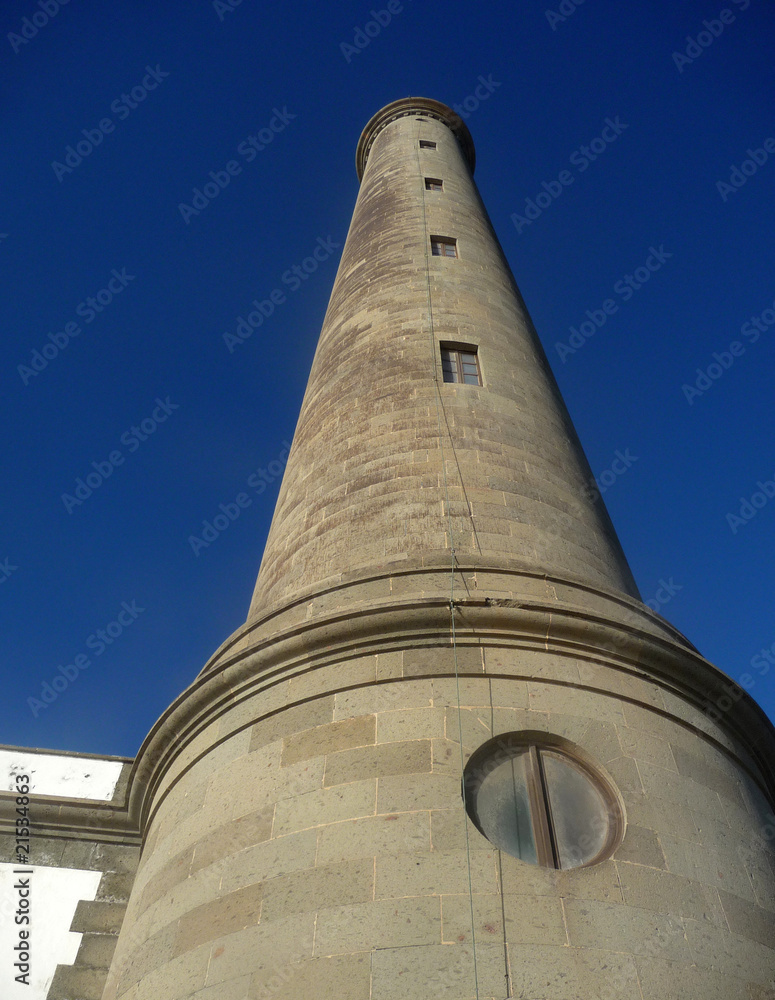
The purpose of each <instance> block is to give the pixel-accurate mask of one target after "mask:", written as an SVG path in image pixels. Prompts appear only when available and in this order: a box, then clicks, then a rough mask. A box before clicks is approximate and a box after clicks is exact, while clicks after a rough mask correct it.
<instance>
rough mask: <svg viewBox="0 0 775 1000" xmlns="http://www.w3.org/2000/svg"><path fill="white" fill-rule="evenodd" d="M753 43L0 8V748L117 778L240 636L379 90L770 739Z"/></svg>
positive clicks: (640, 21) (311, 11)
mask: <svg viewBox="0 0 775 1000" xmlns="http://www.w3.org/2000/svg"><path fill="white" fill-rule="evenodd" d="M47 10H48V12H49V13H46V11H47ZM372 11H375V12H376V14H377V15H378V17H377V18H376V20H375V17H374V15H373V14H372ZM383 12H384V13H383ZM391 12H392V13H391ZM563 12H564V13H563ZM388 15H389V17H388ZM380 22H381V23H380ZM704 22H707V24H704ZM774 29H775V12H774V11H773V9H772V7H769V8H768V7H767V5H766V4H765V3H764V0H751V2H750V3H749V2H747V0H729V2H728V3H723V2H721V0H718V2H715V3H710V2H699V0H685V2H683V3H681V4H671V3H667V2H661V3H657V2H653V0H652V2H646V0H640V2H638V0H636V2H632V3H627V4H622V3H615V2H613V0H586V2H584V3H582V4H581V5H579V6H578V7H576V6H574V4H573V3H572V2H571V0H563V3H562V4H560V3H558V2H553V3H551V4H549V3H545V2H532V0H530V2H517V3H509V4H506V3H498V4H473V3H467V4H464V3H455V2H451V3H447V4H445V5H444V6H443V7H439V6H438V5H432V4H422V3H420V2H418V0H403V2H398V0H392V3H391V5H390V7H389V8H388V5H387V4H385V3H382V2H378V3H376V4H374V5H370V4H368V3H357V2H346V3H337V4H302V3H294V2H289V3H284V4H271V5H270V4H262V3H259V2H258V0H242V2H241V3H239V4H232V3H228V2H226V0H224V2H222V3H220V2H219V3H216V4H213V3H212V2H210V0H188V2H187V3H175V2H171V0H170V2H165V3H163V4H159V3H149V2H140V0H136V2H123V3H122V2H112V0H107V2H102V3H90V2H88V0H70V2H69V3H68V4H66V5H65V6H62V7H58V6H57V0H36V2H32V0H14V2H12V3H7V4H4V5H3V13H2V35H1V36H0V52H2V56H1V57H0V79H1V80H2V90H3V94H2V98H3V99H2V101H1V102H0V114H2V117H3V135H4V142H3V144H2V149H0V158H1V159H2V176H3V190H4V195H5V197H4V198H3V208H2V215H1V216H0V257H1V260H2V269H1V270H0V274H1V275H2V279H1V280H2V283H3V289H2V308H3V314H4V322H3V337H2V347H1V348H0V350H1V351H2V365H0V378H1V379H2V395H1V396H0V410H1V414H2V421H3V426H4V427H5V433H4V434H3V436H2V439H1V440H0V463H2V471H3V483H4V490H3V516H2V520H1V521H0V578H2V579H1V582H0V616H1V617H0V621H2V628H1V629H0V670H1V671H2V681H3V697H2V699H0V742H2V743H6V744H19V745H25V746H38V747H47V748H55V749H70V750H79V751H88V752H94V753H113V754H126V755H133V754H134V753H135V752H136V751H137V749H138V747H139V745H140V743H141V742H142V740H143V738H144V737H145V735H146V733H147V732H148V730H149V728H150V726H151V725H152V724H153V722H154V721H155V720H156V718H157V717H158V716H159V715H160V714H161V712H162V711H163V710H164V708H165V707H166V706H167V705H168V704H169V702H170V701H171V700H172V699H173V698H174V697H175V696H176V695H177V694H178V693H179V692H180V691H181V690H182V689H183V688H184V687H185V686H186V685H187V684H188V683H190V682H191V680H193V678H194V677H195V676H196V674H197V673H198V672H199V670H200V669H201V668H202V666H203V665H204V663H205V661H206V660H207V658H208V657H209V656H210V655H211V653H212V652H213V651H214V650H215V649H216V648H217V647H218V646H219V645H220V643H221V642H222V641H223V640H224V639H225V638H226V637H227V636H228V635H229V634H230V633H231V632H232V631H233V630H234V629H235V628H237V627H238V626H239V625H240V624H241V623H242V622H243V621H244V619H245V615H246V612H247V608H248V604H249V600H250V595H251V592H252V588H253V584H254V581H255V576H256V572H257V569H258V565H259V562H260V558H261V552H262V548H263V545H264V541H265V537H266V532H267V529H268V525H269V522H270V519H271V515H272V511H273V507H274V501H275V497H276V493H277V489H278V487H279V478H278V473H279V471H280V469H281V465H282V454H283V451H284V449H285V447H286V445H285V444H284V442H287V441H290V439H291V437H292V434H293V429H294V426H295V421H296V416H297V413H298V409H299V405H300V402H301V397H302V393H303V391H304V386H305V384H306V379H307V375H308V371H309V366H310V363H311V359H312V354H313V351H314V347H315V343H316V340H317V336H318V333H319V330H320V325H321V322H322V318H323V314H324V312H325V308H326V304H327V301H328V296H329V294H330V290H331V285H332V282H333V278H334V275H335V272H336V267H337V263H338V259H339V254H340V252H341V244H343V242H344V238H345V235H346V232H347V227H348V225H349V220H350V216H351V213H352V208H353V205H354V202H355V198H356V195H357V178H356V174H355V168H354V155H355V147H356V143H357V140H358V137H359V135H360V132H361V129H362V128H363V126H364V125H365V123H366V122H367V121H368V119H369V118H370V117H371V115H372V114H374V113H375V112H376V111H377V110H378V109H379V108H381V107H382V106H383V105H385V104H387V103H388V102H390V101H392V100H395V99H397V98H399V97H405V96H408V95H411V94H419V95H423V96H427V97H432V98H435V99H437V100H441V101H444V102H446V103H448V104H451V105H458V106H459V107H461V108H462V109H463V111H464V113H465V114H466V115H467V124H468V126H469V128H470V130H471V132H472V134H473V137H474V141H475V143H476V149H477V171H476V179H477V182H478V185H479V188H480V191H481V193H482V196H483V198H484V201H485V204H486V205H487V207H488V210H489V212H490V215H491V217H492V220H493V223H494V225H495V228H496V231H497V232H498V234H499V237H500V239H501V242H502V243H503V246H504V250H505V252H506V255H507V257H508V259H509V261H510V263H511V266H512V269H513V271H514V274H515V276H516V279H517V282H518V284H519V285H520V288H521V290H522V293H523V295H524V297H525V299H526V302H527V305H528V308H529V309H530V311H531V314H532V316H533V319H534V321H535V323H536V326H537V328H538V331H539V333H540V335H541V337H542V340H543V343H544V345H545V348H546V351H547V354H548V356H549V358H550V360H551V363H552V365H553V367H554V370H555V373H556V375H557V378H558V381H559V383H560V387H561V389H562V392H563V394H564V397H565V400H566V402H567V405H568V408H569V410H570V412H571V415H572V417H573V420H574V422H575V424H576V427H577V429H578V432H579V435H580V437H581V440H582V443H583V445H584V447H585V449H586V452H587V455H588V457H589V460H590V463H591V465H592V468H593V470H594V471H595V473H596V475H597V476H598V478H599V480H600V484H601V485H602V486H603V487H604V489H605V492H604V500H605V502H606V504H607V506H608V508H609V511H610V513H611V516H612V518H613V521H614V524H615V525H616V528H617V530H618V532H619V535H620V538H621V540H622V544H623V546H624V549H625V552H626V553H627V555H628V558H629V560H630V563H631V566H632V569H633V572H634V573H635V576H636V579H637V580H638V583H639V585H640V588H641V591H642V594H643V597H644V599H649V600H652V601H653V602H654V603H655V604H659V610H660V612H661V613H662V614H664V615H665V617H667V618H668V619H669V620H670V621H671V622H673V623H674V624H675V625H676V626H677V627H678V628H679V629H681V631H683V632H684V633H685V634H686V635H687V636H688V637H689V639H690V640H691V641H692V642H693V643H694V644H695V645H696V646H697V647H698V648H699V649H700V651H701V652H702V653H703V654H704V655H705V656H707V657H708V658H709V659H710V660H712V661H713V662H714V663H716V664H718V665H719V666H720V667H721V668H722V669H724V670H725V671H726V672H727V673H729V674H730V675H731V676H732V677H734V678H740V677H741V676H742V675H743V674H745V673H749V674H750V675H751V676H750V685H749V686H750V690H751V694H752V695H753V696H754V697H755V698H757V700H758V701H759V702H760V703H761V704H762V705H763V706H764V708H765V709H766V710H767V711H768V713H769V715H770V716H771V717H775V681H774V678H775V666H773V667H772V668H771V669H765V668H767V667H768V666H769V664H768V662H767V661H766V659H762V658H760V659H758V660H755V661H754V662H755V666H752V665H751V661H752V659H753V658H754V657H756V656H757V654H759V655H760V651H761V650H763V649H764V650H767V651H768V652H769V655H771V656H772V658H773V661H775V620H774V618H773V613H772V608H773V589H775V588H774V584H773V579H774V577H773V553H775V544H774V543H775V496H770V495H769V493H773V494H775V440H774V439H773V434H772V390H773V381H774V379H773V376H774V375H775V363H774V361H773V357H774V351H775V311H774V310H775V273H774V272H773V267H772V261H773V248H774V246H775V225H774V223H775V211H774V209H773V206H774V205H775V199H773V190H774V187H775V120H773V112H772V109H773V100H772V97H773V65H772V57H771V40H772V38H773V37H775V31H774ZM477 88H478V94H479V97H477V96H476V94H477ZM251 137H253V138H251ZM768 140H769V142H768ZM68 147H70V150H68ZM251 154H252V155H251ZM195 189H198V190H199V191H200V192H202V193H201V194H200V195H198V196H197V195H195ZM181 206H184V207H183V208H181ZM531 206H532V207H531ZM529 216H532V218H528V217H529ZM316 249H317V250H318V253H317V256H318V258H322V259H319V260H318V262H317V263H318V267H317V269H315V270H314V272H313V273H310V274H307V272H306V271H304V269H303V268H302V267H301V265H302V262H303V261H304V260H305V259H307V258H310V257H311V256H312V255H313V253H314V252H315V250H316ZM313 259H314V258H313ZM307 267H308V270H311V269H312V268H311V265H310V264H308V265H307ZM294 268H296V269H297V270H296V271H294ZM299 269H300V270H299ZM300 275H301V276H300ZM273 293H274V299H272V294H273ZM254 299H257V300H258V301H259V302H264V301H267V302H268V303H269V304H268V305H266V306H264V312H265V313H266V315H265V317H264V319H263V322H262V324H261V325H260V326H259V327H257V328H256V329H255V330H254V332H253V333H252V334H251V335H250V337H249V338H247V339H245V340H244V341H240V342H239V343H235V340H234V337H235V335H236V331H237V327H238V321H239V317H240V316H245V315H246V313H247V312H248V311H250V309H251V308H252V306H251V303H252V301H253V300H254ZM90 300H91V301H90ZM270 306H271V308H270ZM582 324H586V325H582ZM242 329H243V331H244V327H243V328H242ZM225 334H229V335H231V336H230V337H225V336H224V335H225ZM735 344H736V345H737V346H736V347H735V346H733V345H735ZM621 455H624V456H626V458H627V461H626V462H622V461H621V458H620V456H621ZM623 467H624V469H623ZM621 469H623V471H622V472H621V473H620V474H617V471H616V470H621ZM261 470H264V471H263V472H262V471H261ZM272 470H273V471H272ZM90 477H91V478H90ZM79 479H80V480H84V481H85V483H86V485H85V486H83V487H80V488H79V487H78V480H79ZM90 483H91V484H92V485H91V486H90V485H89V484H90ZM759 483H761V484H762V485H761V486H759V485H757V484H759ZM770 483H772V486H771V487H770V485H769V484H770ZM92 487H93V488H92ZM78 489H80V495H79V494H78V493H77V492H76V491H77V490H78ZM768 491H769V492H768ZM242 492H247V493H248V495H249V497H250V501H251V502H250V504H249V506H246V507H244V508H242V509H240V512H239V516H238V517H237V518H236V519H235V520H233V521H230V522H229V524H228V526H227V527H226V528H225V530H223V531H222V532H220V533H219V535H218V536H217V538H215V540H214V541H212V542H211V543H210V544H208V545H207V546H206V547H204V546H200V547H197V551H196V552H195V551H194V548H195V547H196V546H192V544H191V543H190V541H189V539H190V537H191V536H199V537H201V534H202V530H203V522H204V521H212V520H213V518H214V517H215V516H216V515H218V514H219V512H220V505H225V506H227V507H228V505H229V504H232V503H233V501H234V498H235V497H236V496H237V494H239V493H242ZM100 631H101V632H102V636H100ZM87 663H88V666H87V665H86V664H87ZM60 668H62V669H60ZM68 672H69V675H70V676H69V677H68ZM56 677H59V678H62V677H64V678H65V680H66V681H67V683H66V685H64V682H63V681H61V680H60V681H59V682H58V684H57V687H60V688H62V687H63V686H64V689H63V690H61V691H60V692H58V693H57V697H56V698H55V700H53V701H51V703H50V704H45V707H43V705H44V702H43V701H42V692H43V691H44V690H45V688H44V685H46V684H51V683H52V682H53V679H54V678H56ZM30 699H36V700H37V702H39V703H40V707H38V705H37V704H36V701H30Z"/></svg>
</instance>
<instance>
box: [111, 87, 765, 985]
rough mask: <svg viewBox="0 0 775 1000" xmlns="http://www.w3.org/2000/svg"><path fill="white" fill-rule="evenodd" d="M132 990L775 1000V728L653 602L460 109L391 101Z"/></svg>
mask: <svg viewBox="0 0 775 1000" xmlns="http://www.w3.org/2000/svg"><path fill="white" fill-rule="evenodd" d="M357 169H358V175H359V178H360V179H361V187H360V193H359V195H358V200H357V204H356V206H355V211H354V214H353V219H352V224H351V227H350V232H349V235H348V237H347V242H346V245H345V248H344V251H343V254H342V260H341V263H340V266H339V271H338V274H337V277H336V281H335V284H334V289H333V293H332V295H331V301H330V304H329V307H328V311H327V314H326V317H325V321H324V324H323V330H322V333H321V336H320V342H319V345H318V349H317V353H316V355H315V360H314V363H313V366H312V371H311V374H310V379H309V384H308V387H307V391H306V395H305V397H304V401H303V404H302V409H301V415H300V418H299V423H298V426H297V429H296V434H295V437H294V440H293V446H292V448H291V451H290V456H289V459H288V464H287V468H286V472H285V477H284V479H283V483H282V488H281V490H280V496H279V499H278V502H277V508H276V511H275V516H274V520H273V522H272V527H271V530H270V533H269V538H268V541H267V545H266V550H265V553H264V557H263V561H262V564H261V570H260V573H259V576H258V581H257V584H256V589H255V593H254V596H253V601H252V604H251V607H250V613H249V616H248V620H247V622H246V624H245V625H244V626H243V627H242V628H241V629H239V630H238V631H237V632H236V633H235V634H234V635H233V636H232V637H231V638H230V639H229V640H228V641H227V642H226V643H225V644H224V645H223V646H222V647H221V648H220V649H219V650H218V651H217V653H216V654H215V655H214V657H213V658H212V659H211V661H210V662H209V663H208V664H207V665H206V667H205V668H204V670H203V671H202V673H201V674H200V676H199V677H198V678H197V680H196V681H195V682H194V683H193V684H192V685H191V686H190V687H189V688H188V689H187V690H186V691H185V692H184V693H183V694H182V695H181V696H180V698H179V699H178V700H177V701H176V702H175V703H174V704H173V705H172V706H171V707H170V709H169V710H168V712H167V713H166V714H165V715H164V716H163V717H162V719H161V720H160V721H159V722H158V723H157V725H156V726H155V728H154V729H153V731H152V732H151V734H150V735H149V737H148V739H147V741H146V742H145V744H144V746H143V748H142V750H141V752H140V754H139V756H138V759H137V762H136V765H135V768H134V771H133V774H132V777H131V779H130V792H129V809H130V815H131V816H132V817H133V822H134V823H136V825H137V827H138V828H139V829H140V830H141V831H142V834H143V838H144V848H143V854H142V858H141V861H140V865H139V869H138V873H137V876H136V879H135V883H134V887H133V890H132V894H131V897H130V900H129V905H128V908H127V911H126V916H125V919H124V923H123V927H122V930H121V934H120V936H119V941H118V946H117V949H116V952H115V956H114V959H113V964H112V967H111V971H110V974H109V977H108V984H107V987H106V990H105V993H104V998H105V1000H184V998H187V1000H193V998H196V1000H245V998H269V997H272V998H274V1000H291V998H293V1000H297V998H299V997H314V998H316V1000H323V998H325V1000H328V998H331V1000H399V998H400V1000H436V998H439V1000H441V998H444V1000H468V998H480V1000H484V998H494V1000H502V998H506V997H511V996H513V997H520V998H524V1000H577V998H578V1000H582V998H583V1000H587V998H589V1000H593V998H594V1000H657V998H659V1000H665V998H671V1000H675V998H679V1000H689V998H692V1000H694V998H697V997H703V998H719V1000H721V998H723V1000H767V998H769V1000H772V998H775V950H773V943H774V941H775V934H774V933H773V928H775V867H774V866H775V849H774V845H775V820H774V819H773V817H772V813H771V809H772V801H773V793H774V792H775V736H774V734H773V729H772V727H771V726H770V724H769V723H768V721H767V720H766V718H765V716H764V715H763V713H762V712H761V711H760V710H759V709H758V708H757V706H756V705H755V704H754V703H753V701H751V700H750V698H749V697H748V696H747V695H745V694H743V693H742V692H740V691H739V689H735V688H733V687H730V686H729V681H728V678H726V677H725V675H724V674H722V673H721V672H720V671H719V670H717V669H716V668H715V667H713V666H711V664H709V663H708V662H707V661H706V660H704V659H703V658H702V657H701V656H700V655H699V654H698V653H697V651H696V650H695V649H694V648H693V647H692V646H691V645H690V644H689V643H688V642H687V640H686V639H684V638H683V637H682V636H681V635H680V634H679V633H678V632H677V631H676V630H675V629H674V628H672V627H671V626H670V625H669V624H668V623H667V622H666V621H665V620H664V619H662V618H661V617H659V616H658V615H655V614H654V613H652V612H651V611H650V610H649V609H648V608H647V607H645V606H644V605H643V604H642V603H641V602H640V599H639V596H638V592H637V589H636V587H635V584H634V582H633V579H632V575H631V573H630V571H629V569H628V566H627V563H626V560H625V558H624V555H623V553H622V551H621V548H620V546H619V543H618V540H617V538H616V535H615V533H614V530H613V528H612V526H611V523H610V521H609V519H608V516H607V513H606V511H605V509H604V507H603V504H602V502H601V501H600V499H599V496H597V495H596V494H595V493H594V491H592V490H590V488H589V484H590V483H591V482H592V476H591V472H590V469H589V466H588V464H587V462H586V459H585V458H584V455H583V453H582V450H581V447H580V445H579V442H578V440H577V438H576V434H575V432H574V429H573V427H572V425H571V422H570V419H569V417H568V414H567V412H566V410H565V407H564V405H563V402H562V400H561V398H560V395H559V393H558V390H557V387H556V385H555V382H554V379H553V377H552V374H551V371H550V369H549V366H548V364H547V361H546V358H545V356H544V353H543V351H542V349H541V345H540V343H539V341H538V338H537V336H536V333H535V330H534V328H533V325H532V323H531V321H530V317H529V315H528V313H527V310H526V308H525V305H524V303H523V301H522V298H521V296H520V293H519V290H518V289H517V287H516V284H515V282H514V279H513V277H512V275H511V272H510V270H509V266H508V264H507V262H506V260H505V258H504V255H503V252H502V250H501V247H500V245H499V243H498V240H497V237H496V236H495V233H494V232H493V229H492V225H491V223H490V220H489V218H488V216H487V213H486V211H485V209H484V206H483V205H482V202H481V199H480V197H479V194H478V192H477V189H476V187H475V185H474V181H473V170H474V146H473V142H472V139H471V136H470V134H469V132H468V129H467V128H466V126H465V125H464V124H463V122H462V121H461V120H460V119H459V118H458V117H457V116H456V115H455V114H454V113H453V112H452V111H450V109H449V108H448V107H446V106H444V105H442V104H439V103H438V102H436V101H432V100H426V99H422V98H409V99H406V100H401V101H397V102H395V103H393V104H390V105H388V106H387V107H386V108H383V110H382V111H380V112H379V113H378V114H377V115H375V116H374V118H372V120H371V121H370V122H369V123H368V125H367V126H366V129H365V130H364V132H363V135H362V136H361V139H360V142H359V144H358V150H357Z"/></svg>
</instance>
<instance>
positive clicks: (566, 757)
mask: <svg viewBox="0 0 775 1000" xmlns="http://www.w3.org/2000/svg"><path fill="white" fill-rule="evenodd" d="M542 751H544V752H546V753H549V754H553V755H554V756H556V757H559V758H561V759H562V760H563V762H564V763H566V764H568V765H570V766H571V767H573V768H575V769H576V770H577V771H579V772H580V773H581V774H582V775H583V776H584V777H585V778H586V779H587V780H588V781H589V782H590V783H591V784H592V785H593V787H594V788H595V789H596V790H597V792H598V793H599V794H600V795H601V797H602V799H603V802H604V804H605V806H606V811H607V818H608V829H607V833H606V838H605V841H604V843H603V846H602V847H601V848H600V849H599V850H598V852H597V853H596V854H595V855H594V856H593V857H591V858H588V859H587V860H586V861H584V862H583V863H582V864H580V865H571V866H569V867H567V868H563V867H562V865H561V862H560V851H559V847H558V845H557V837H556V833H555V827H556V825H557V824H556V821H555V819H554V817H553V815H552V805H551V801H550V798H549V789H548V786H547V781H546V775H545V773H544V767H543V762H542V754H541V752H542ZM523 755H524V756H526V758H527V766H526V768H525V774H526V782H525V784H526V788H527V795H528V802H529V805H530V817H529V819H530V825H531V828H532V831H533V838H534V841H535V848H536V855H537V861H536V862H535V863H536V865H537V866H538V867H542V868H549V869H553V870H555V871H572V870H576V869H580V868H589V867H591V866H592V865H596V864H600V863H601V862H602V861H606V860H607V859H609V858H611V857H612V856H613V855H614V854H615V853H616V851H617V849H618V848H619V845H620V844H621V842H622V840H623V838H624V830H625V826H626V823H625V813H624V802H623V800H622V797H621V795H620V793H619V791H618V790H617V788H616V786H615V785H614V783H613V781H612V780H611V778H610V777H609V776H608V775H607V774H606V773H605V772H604V771H603V770H602V768H601V767H600V766H599V765H597V764H595V763H593V762H592V760H591V758H589V756H588V755H587V754H586V753H584V751H583V750H582V749H581V748H580V747H577V746H576V745H575V744H573V743H571V742H570V741H569V740H566V739H564V738H563V737H560V736H553V735H552V734H550V733H544V732H539V731H528V732H521V733H504V734H502V735H500V736H496V737H494V738H493V739H491V740H488V741H487V742H486V743H484V744H483V745H482V746H480V747H479V748H478V749H477V750H475V751H474V753H473V754H471V756H470V757H469V759H468V762H467V764H466V766H465V768H464V771H463V780H462V789H461V791H462V795H463V803H464V806H465V809H466V812H467V814H468V816H469V818H470V819H471V822H472V823H473V824H474V826H475V827H476V829H477V830H478V831H479V832H480V833H481V834H482V836H483V837H485V838H486V839H487V840H488V842H489V843H492V844H493V846H494V847H496V848H497V850H499V851H501V852H502V853H504V854H506V855H508V856H509V857H513V858H514V859H515V860H516V861H521V862H522V863H523V864H532V863H533V862H531V861H525V860H524V859H523V858H520V857H517V856H516V855H514V854H511V852H509V851H507V850H504V849H503V848H501V847H499V846H498V845H497V844H495V843H494V842H493V841H491V840H490V838H489V837H487V834H486V833H485V832H484V830H483V828H482V825H481V823H480V822H479V819H478V816H477V813H476V794H477V791H478V789H479V788H480V787H481V785H482V783H483V782H484V779H485V778H486V777H487V776H488V775H489V774H490V773H491V772H492V771H494V770H495V768H497V767H499V766H500V765H501V764H503V763H505V762H506V761H507V760H510V759H512V758H513V757H516V756H523ZM582 836H583V834H582Z"/></svg>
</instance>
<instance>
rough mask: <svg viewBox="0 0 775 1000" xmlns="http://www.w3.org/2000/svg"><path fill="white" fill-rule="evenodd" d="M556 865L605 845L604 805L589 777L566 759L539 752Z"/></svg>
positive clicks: (587, 856)
mask: <svg viewBox="0 0 775 1000" xmlns="http://www.w3.org/2000/svg"><path fill="white" fill-rule="evenodd" d="M541 759H542V762H543V767H544V774H545V776H546V790H547V794H548V796H549V804H550V806H551V812H552V817H551V818H552V826H553V828H554V836H555V842H556V845H557V853H558V855H559V861H560V868H576V867H577V866H578V865H583V864H584V863H585V862H587V861H591V860H592V858H594V857H595V856H596V855H598V854H599V853H600V852H601V851H602V849H603V848H604V847H605V842H606V837H607V834H608V808H607V806H606V803H605V799H604V798H603V796H602V795H601V794H600V792H599V791H598V790H597V788H595V786H594V785H593V784H592V782H591V781H590V780H589V778H588V777H587V776H586V775H585V774H584V773H583V772H582V771H580V770H579V769H578V768H577V767H576V766H575V765H574V764H572V763H570V761H568V760H565V759H563V758H562V757H559V756H558V755H557V754H553V753H548V752H546V751H544V752H542V754H541Z"/></svg>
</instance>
